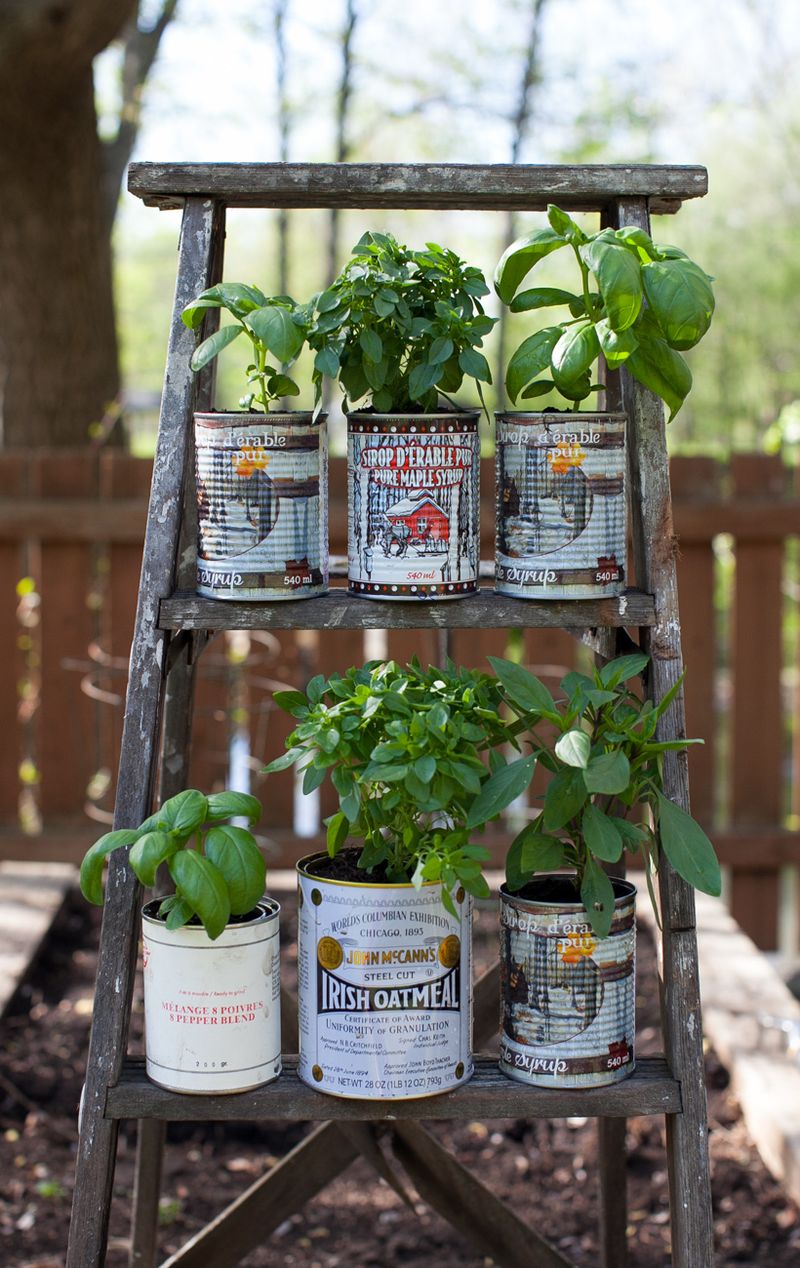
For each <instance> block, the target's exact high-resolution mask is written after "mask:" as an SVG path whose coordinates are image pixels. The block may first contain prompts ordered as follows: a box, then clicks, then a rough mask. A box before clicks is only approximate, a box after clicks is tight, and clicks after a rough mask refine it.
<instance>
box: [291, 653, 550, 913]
mask: <svg viewBox="0 0 800 1268" xmlns="http://www.w3.org/2000/svg"><path fill="white" fill-rule="evenodd" d="M274 698H275V701H276V703H277V704H278V705H280V706H281V708H283V709H285V710H286V711H287V712H288V713H290V714H291V715H292V717H293V718H295V719H296V720H297V723H298V725H297V727H296V728H295V730H294V731H293V732H292V733H291V735H290V736H289V737H288V739H287V741H286V744H287V749H286V752H285V753H284V754H282V755H281V756H280V757H278V758H276V759H275V761H273V762H271V763H270V764H269V766H267V768H266V769H267V771H268V772H272V771H279V770H284V769H286V768H287V767H288V766H291V765H294V764H295V763H299V764H300V769H301V770H302V771H303V772H304V775H303V790H304V792H306V793H309V792H312V791H313V790H314V789H315V788H318V787H319V786H320V785H321V784H322V783H323V782H324V780H325V779H326V778H330V780H331V782H332V784H333V787H334V788H335V790H336V792H337V794H338V797H339V806H340V809H339V810H338V811H337V813H336V814H334V815H332V816H331V817H330V819H328V820H327V842H328V853H329V854H330V856H331V857H332V858H335V857H336V855H337V854H338V853H339V852H340V850H342V849H343V848H344V846H345V844H346V843H347V842H348V841H349V840H354V841H358V842H360V844H361V852H360V855H359V857H358V866H359V867H360V868H363V869H364V871H365V872H366V873H370V872H372V871H373V870H374V869H376V868H378V869H380V870H379V875H381V878H382V879H383V878H384V877H385V879H386V880H387V881H393V882H406V883H408V882H409V881H411V882H412V883H413V884H414V885H416V886H421V885H422V884H423V883H424V882H426V881H441V882H442V898H443V902H444V905H445V907H447V909H448V911H451V912H453V913H454V907H453V902H452V898H451V896H450V894H451V892H452V890H453V888H454V887H455V886H457V885H459V884H461V885H463V886H464V888H465V889H466V890H467V891H468V892H469V893H471V894H474V895H475V896H476V897H479V898H483V897H486V896H488V893H489V889H488V886H487V884H486V880H485V878H484V877H483V875H482V871H481V865H482V863H483V862H484V861H485V860H486V859H487V858H488V851H487V850H486V849H485V848H484V847H483V846H481V845H477V844H474V843H472V842H471V841H470V829H475V828H482V827H483V825H484V823H485V822H487V821H488V819H490V818H493V817H494V816H495V815H496V814H498V813H499V812H500V810H502V809H503V808H504V807H505V806H507V805H508V804H509V802H510V801H511V800H512V799H513V797H514V796H516V795H518V791H519V789H521V788H522V787H524V786H525V782H526V777H524V776H522V777H520V775H518V776H517V784H518V787H517V788H516V790H515V788H513V787H511V786H510V785H507V784H504V783H503V780H502V775H500V777H499V779H496V780H495V788H494V793H493V796H492V798H491V800H490V801H489V802H487V801H486V800H485V799H484V800H483V802H482V803H481V804H482V805H483V806H484V811H483V812H481V813H479V814H476V813H475V806H476V803H477V802H480V801H481V790H482V789H483V787H484V786H485V784H486V781H487V780H488V779H489V778H490V769H494V770H496V771H498V772H501V771H502V768H503V766H504V761H503V757H502V755H501V754H500V753H499V750H498V746H499V745H502V744H504V743H506V742H507V741H508V738H509V737H508V730H507V727H506V725H505V724H504V722H503V720H502V718H501V717H500V714H499V710H500V705H501V693H500V690H499V686H498V683H497V681H496V679H495V678H494V677H493V676H492V675H489V674H485V673H480V672H478V671H476V670H472V669H462V668H458V667H456V666H455V665H453V664H452V663H448V665H447V667H446V668H445V669H434V668H428V669H423V668H422V666H421V665H420V664H419V662H418V661H416V660H412V662H411V663H410V664H409V665H407V666H405V667H401V666H399V665H397V664H396V663H395V662H394V661H388V662H386V663H384V662H378V661H372V662H370V663H369V664H367V665H366V666H365V667H364V668H363V669H355V668H354V669H349V670H348V671H347V672H346V673H345V674H344V675H341V676H340V675H338V674H334V675H333V676H332V677H331V678H329V679H328V680H327V681H326V680H325V679H324V678H323V677H322V676H321V675H319V676H317V677H316V678H313V679H312V680H311V682H310V683H309V684H308V688H307V690H306V692H305V693H304V692H302V691H277V692H275V696H274ZM481 753H488V754H489V759H490V765H489V766H487V765H486V764H484V762H483V761H482V760H481V758H480V756H479V754H481ZM524 761H525V763H527V766H528V767H530V770H531V771H532V769H533V761H532V759H531V758H526V759H524ZM527 778H528V779H529V778H530V775H529V774H528V775H527Z"/></svg>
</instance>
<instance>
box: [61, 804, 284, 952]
mask: <svg viewBox="0 0 800 1268" xmlns="http://www.w3.org/2000/svg"><path fill="white" fill-rule="evenodd" d="M260 817H261V803H260V801H259V800H258V799H257V798H256V797H251V796H250V795H249V794H248V793H240V792H230V791H225V792H219V793H212V794H211V795H210V796H208V797H207V796H205V795H204V794H203V793H201V792H198V791H197V790H196V789H194V788H187V789H186V791H185V792H182V793H178V795H177V796H176V797H170V799H169V800H168V801H165V802H164V804H163V805H162V806H161V807H160V809H158V810H156V812H155V813H154V814H152V815H150V816H149V818H147V819H145V821H144V823H141V824H140V825H139V827H138V828H122V829H118V830H117V831H115V832H107V833H106V834H105V836H102V837H100V839H99V841H95V843H94V845H92V846H91V847H90V848H89V850H88V851H87V853H86V855H85V857H84V860H83V862H82V864H81V872H80V884H81V890H82V891H83V895H84V897H85V898H87V899H88V901H89V902H90V903H96V904H97V905H98V906H101V905H102V902H103V868H104V864H105V861H106V859H107V857H108V855H109V854H111V853H113V851H114V850H119V849H125V848H127V849H128V851H129V853H128V862H129V863H130V865H131V867H132V868H133V870H134V872H135V873H136V876H137V877H138V878H139V880H140V881H141V883H142V885H145V886H152V885H154V884H155V881H156V874H157V872H158V870H159V868H160V867H161V865H162V863H165V864H166V865H167V868H168V870H169V874H170V877H171V878H172V882H173V884H174V886H175V892H174V893H172V894H170V895H168V896H167V897H166V898H164V899H163V900H162V902H161V905H160V907H159V909H158V914H159V916H160V917H162V918H163V919H164V920H165V921H166V925H167V928H168V929H180V928H181V927H182V926H183V925H185V924H188V922H189V921H190V920H192V919H193V917H197V919H198V920H200V921H201V923H202V924H203V927H204V928H205V931H206V933H207V934H208V936H209V938H212V939H215V938H218V937H219V935H220V934H221V933H222V931H223V929H224V928H225V926H226V925H227V924H228V921H229V920H230V918H231V916H246V915H247V914H248V913H249V912H251V911H252V910H253V908H254V907H255V906H256V904H257V903H258V902H259V900H260V899H261V898H262V897H263V895H264V887H265V884H266V875H267V872H266V865H265V863H264V858H263V855H262V853H261V851H260V850H259V848H258V846H257V845H256V842H255V838H254V837H253V835H252V833H251V832H249V831H248V830H247V829H246V828H240V827H234V826H232V825H231V824H229V823H227V822H226V820H228V819H233V818H244V819H247V820H248V821H249V822H250V823H251V824H254V823H257V822H258V820H259V818H260Z"/></svg>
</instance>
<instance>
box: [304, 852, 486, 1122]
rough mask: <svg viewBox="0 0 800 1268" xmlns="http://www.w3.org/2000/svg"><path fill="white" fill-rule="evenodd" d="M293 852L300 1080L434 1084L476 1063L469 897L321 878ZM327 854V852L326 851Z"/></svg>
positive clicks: (382, 1090) (366, 1091) (423, 1090)
mask: <svg viewBox="0 0 800 1268" xmlns="http://www.w3.org/2000/svg"><path fill="white" fill-rule="evenodd" d="M320 857H322V856H316V857H314V858H309V859H303V860H302V861H301V862H300V863H299V864H298V873H299V893H298V901H299V914H298V950H297V957H298V965H297V969H298V1000H299V1027H300V1064H299V1068H298V1073H299V1075H300V1078H301V1079H302V1080H303V1082H304V1083H308V1084H309V1085H310V1086H311V1087H313V1088H316V1089H317V1090H318V1091H320V1092H328V1093H330V1095H332V1096H341V1097H363V1098H367V1099H378V1100H388V1099H392V1098H398V1099H399V1098H407V1097H420V1096H431V1095H435V1094H436V1093H437V1092H446V1091H448V1090H449V1089H450V1088H454V1087H458V1086H459V1084H461V1083H464V1082H466V1080H467V1079H468V1078H469V1077H470V1075H471V1074H472V1053H471V1037H472V963H471V960H472V948H471V940H470V933H471V908H472V900H471V898H470V897H469V895H468V894H465V893H464V891H463V889H459V891H458V892H457V893H456V894H455V895H454V899H453V901H454V902H455V904H456V908H457V910H458V912H459V918H458V919H454V918H453V917H452V916H451V915H449V914H448V912H447V911H446V910H445V908H444V906H443V904H442V898H441V886H440V885H439V884H435V885H434V884H427V885H423V886H422V888H421V889H419V890H417V889H415V888H414V887H413V885H359V884H350V883H345V882H339V881H330V880H323V879H321V878H320V877H317V876H314V875H312V874H311V872H310V871H309V870H308V868H309V867H311V868H313V866H314V864H315V863H318V862H319V859H320ZM324 857H326V858H327V856H324Z"/></svg>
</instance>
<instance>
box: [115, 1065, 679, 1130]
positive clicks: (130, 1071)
mask: <svg viewBox="0 0 800 1268" xmlns="http://www.w3.org/2000/svg"><path fill="white" fill-rule="evenodd" d="M105 1112H106V1117H108V1118H160V1119H166V1120H169V1121H171V1122H175V1121H178V1120H183V1121H190V1122H211V1121H222V1120H234V1121H247V1120H250V1121H252V1120H254V1119H255V1120H264V1119H273V1120H276V1121H277V1120H279V1119H282V1120H286V1121H293V1122H298V1121H300V1122H308V1121H314V1120H321V1119H325V1120H330V1119H356V1120H358V1121H364V1120H370V1121H373V1122H374V1121H378V1120H381V1119H383V1120H387V1119H389V1120H391V1119H400V1118H414V1119H444V1118H448V1119H470V1120H471V1119H483V1118H570V1117H573V1116H575V1115H580V1116H581V1117H586V1118H594V1117H603V1118H606V1117H611V1118H614V1117H616V1118H628V1117H634V1116H635V1115H637V1114H679V1113H680V1112H681V1089H680V1084H679V1082H678V1081H677V1080H676V1079H673V1078H672V1077H671V1076H670V1074H669V1070H668V1068H667V1064H666V1062H665V1060H664V1058H663V1057H645V1058H643V1059H642V1060H640V1061H637V1063H636V1069H635V1070H634V1072H633V1073H632V1074H631V1075H629V1076H628V1077H627V1078H626V1079H623V1080H622V1081H621V1082H620V1083H614V1084H612V1085H611V1086H609V1087H596V1088H577V1089H576V1088H536V1087H530V1086H529V1085H527V1084H525V1083H517V1082H515V1081H514V1080H513V1079H509V1078H506V1076H505V1075H504V1074H501V1072H500V1070H499V1068H498V1065H497V1058H496V1057H477V1058H476V1060H475V1074H474V1075H473V1077H472V1078H471V1079H470V1081H469V1082H468V1083H465V1084H464V1085H463V1087H460V1088H458V1089H457V1090H455V1091H453V1092H444V1093H443V1094H442V1095H441V1096H429V1097H422V1098H419V1099H416V1098H415V1099H411V1100H401V1101H377V1100H376V1101H373V1100H370V1101H361V1100H355V1099H354V1100H348V1099H346V1098H342V1097H335V1096H324V1095H323V1094H322V1093H321V1092H315V1091H314V1089H313V1088H310V1087H307V1086H306V1084H305V1083H301V1082H300V1080H299V1078H298V1077H297V1058H296V1057H285V1058H284V1069H283V1073H282V1074H281V1075H280V1077H279V1078H278V1079H276V1080H275V1082H274V1083H268V1084H267V1085H266V1086H265V1087H262V1088H256V1089H254V1091H252V1092H239V1093H236V1094H233V1095H232V1094H230V1093H229V1094H227V1095H224V1096H213V1095H211V1096H186V1095H182V1094H180V1093H178V1092H168V1091H166V1090H165V1089H164V1088H160V1087H157V1086H156V1084H155V1083H151V1082H150V1081H149V1079H148V1078H147V1075H146V1074H145V1066H144V1061H143V1059H142V1058H140V1057H129V1058H128V1059H127V1060H126V1061H125V1064H124V1066H123V1070H122V1077H121V1079H120V1082H119V1083H118V1084H117V1085H116V1086H115V1087H111V1088H109V1089H108V1093H107V1101H106V1111H105Z"/></svg>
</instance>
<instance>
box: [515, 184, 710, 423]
mask: <svg viewBox="0 0 800 1268" xmlns="http://www.w3.org/2000/svg"><path fill="white" fill-rule="evenodd" d="M547 216H548V220H549V221H550V224H549V227H548V228H546V229H537V230H536V231H535V232H534V233H530V234H527V235H526V236H525V237H523V238H518V239H517V241H516V242H513V243H512V244H511V246H510V247H509V248H508V250H507V251H506V252H505V253H504V255H503V256H502V258H501V260H500V262H499V264H498V265H497V269H496V271H495V279H494V280H495V289H496V291H497V294H498V295H499V296H500V299H501V300H502V301H503V303H504V304H507V305H508V306H509V308H510V309H511V311H512V312H515V313H517V312H531V311H532V310H534V309H540V308H551V307H558V306H562V305H566V306H567V307H568V308H569V312H570V317H569V318H567V319H565V320H563V321H561V322H559V323H558V324H557V325H552V326H546V327H545V328H544V329H543V330H538V331H537V332H536V333H535V334H533V335H530V336H529V337H528V338H527V339H525V340H523V342H522V343H521V344H520V346H519V347H518V348H517V350H516V352H515V353H514V355H513V356H512V358H511V360H510V361H509V363H508V368H507V370H506V391H507V392H508V395H509V397H510V399H511V400H512V401H514V402H516V400H517V397H518V396H521V397H522V399H523V400H526V399H530V398H531V397H537V396H545V395H546V394H547V393H548V392H551V391H552V390H553V389H554V388H555V389H557V390H558V391H559V392H560V393H561V395H562V396H563V397H565V398H566V399H567V400H568V401H571V402H572V403H573V407H574V408H575V409H576V410H577V409H579V408H580V404H581V402H582V401H583V400H584V399H585V398H586V397H587V396H589V395H590V393H592V392H597V391H600V390H601V387H602V385H601V384H599V383H593V382H592V368H593V367H594V366H595V364H596V362H597V360H598V357H599V356H600V354H601V353H602V354H603V356H604V357H605V360H606V363H607V364H608V366H609V367H610V368H611V369H618V368H619V367H620V366H622V365H624V366H625V368H626V369H627V370H629V371H630V373H631V374H632V375H633V377H634V378H636V379H638V380H639V382H640V383H643V384H644V386H645V387H647V388H650V390H651V391H653V392H655V393H656V395H657V396H660V397H661V399H662V400H663V401H664V402H665V403H666V405H667V406H668V407H669V411H670V421H672V419H673V418H674V417H675V415H676V414H677V412H678V410H679V409H680V407H681V405H682V404H683V401H684V400H685V398H686V396H687V394H688V392H689V390H690V388H691V386H692V375H691V371H690V370H689V367H688V365H687V364H686V362H685V360H684V358H683V357H682V356H681V352H683V351H685V350H686V349H687V348H693V347H694V345H695V344H696V343H698V342H699V341H700V339H702V337H703V335H704V334H705V333H706V331H707V330H708V328H709V325H710V323H711V318H712V316H713V313H714V294H713V291H712V289H711V282H712V279H711V278H710V277H709V276H708V274H707V273H704V272H703V270H702V269H701V268H700V266H699V265H697V264H695V263H694V262H693V261H692V260H690V259H689V257H688V256H687V255H686V254H685V253H684V252H683V251H681V250H679V248H678V247H672V246H658V245H657V244H656V243H655V242H653V240H652V238H650V237H649V235H648V234H646V233H645V232H644V230H642V229H637V228H635V227H626V228H623V229H602V230H600V232H599V233H593V234H586V233H584V232H583V230H582V229H581V228H580V227H579V226H578V225H577V224H576V223H575V221H574V220H572V219H571V217H570V216H568V215H567V214H566V212H564V211H561V209H560V208H558V207H555V206H552V205H551V206H549V207H548V209H547ZM562 247H570V248H571V250H572V252H573V254H574V256H575V260H576V262H577V265H578V270H579V278H580V285H579V288H578V290H576V291H567V290H561V289H558V288H555V287H536V288H533V289H530V290H524V291H521V292H520V293H517V292H518V287H519V285H520V283H521V282H522V280H523V278H525V277H527V275H528V273H529V272H530V270H531V269H532V268H533V267H534V265H536V264H538V263H539V261H540V260H543V259H544V258H545V256H548V255H551V254H552V253H553V252H554V251H559V250H561V248H562ZM548 373H549V377H548V378H540V377H539V376H540V375H542V374H548Z"/></svg>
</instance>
